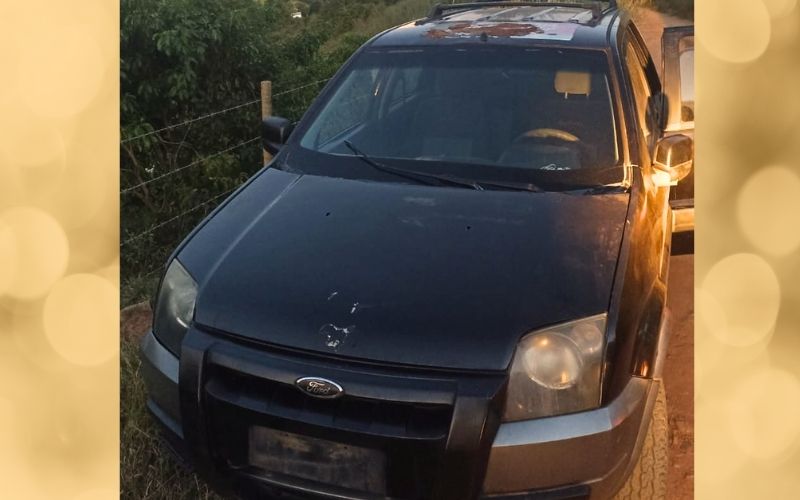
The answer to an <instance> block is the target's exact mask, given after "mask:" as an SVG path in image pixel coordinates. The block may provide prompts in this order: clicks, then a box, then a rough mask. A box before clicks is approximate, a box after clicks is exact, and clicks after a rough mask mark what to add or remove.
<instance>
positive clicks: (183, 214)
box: [119, 188, 236, 247]
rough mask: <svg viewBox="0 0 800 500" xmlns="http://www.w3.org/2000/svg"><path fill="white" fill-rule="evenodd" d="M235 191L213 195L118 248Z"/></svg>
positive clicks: (126, 240) (230, 190) (125, 241)
mask: <svg viewBox="0 0 800 500" xmlns="http://www.w3.org/2000/svg"><path fill="white" fill-rule="evenodd" d="M235 190H236V188H233V189H229V190H227V191H225V192H223V193H219V194H217V195H214V196H212V197H211V198H209V199H207V200H206V201H204V202H202V203H200V204H199V205H195V206H194V207H192V208H190V209H189V210H185V211H183V212H181V213H179V214H178V215H176V216H174V217H170V218H169V219H167V220H165V221H162V222H159V223H158V224H155V225H153V226H150V228H148V229H147V230H145V231H142V232H141V233H137V234H135V235H133V236H131V237H129V238H127V239H125V240H124V241H123V242H122V243H120V245H119V246H120V247H124V246H125V245H127V244H128V243H130V242H132V241H136V240H138V239H141V238H144V237H145V236H147V235H148V234H150V233H152V232H154V231H156V230H157V229H160V228H162V227H164V226H166V225H167V224H169V223H171V222H175V221H176V220H179V219H182V218H183V217H185V216H187V215H189V214H191V213H193V212H196V211H198V210H200V209H201V208H203V207H204V206H206V205H208V204H210V203H212V202H214V201H217V200H218V199H220V198H222V197H223V196H227V195H229V194H231V193H232V192H234V191H235Z"/></svg>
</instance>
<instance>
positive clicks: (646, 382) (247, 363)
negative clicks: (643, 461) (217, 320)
mask: <svg viewBox="0 0 800 500" xmlns="http://www.w3.org/2000/svg"><path fill="white" fill-rule="evenodd" d="M187 337H189V339H188V340H189V341H188V342H187V341H184V353H183V356H182V357H183V358H184V359H182V360H179V359H178V358H177V357H175V356H174V355H173V354H172V353H171V352H169V351H168V350H167V349H166V348H165V347H164V346H163V345H162V344H161V343H160V342H159V341H158V340H157V339H156V338H155V336H154V335H153V334H152V333H149V334H147V336H146V337H145V338H144V340H143V341H142V346H141V354H142V375H143V377H144V380H145V383H146V386H147V390H148V408H149V409H150V411H151V413H152V414H153V415H154V417H155V418H156V420H157V421H158V422H159V423H160V424H161V425H162V428H163V430H164V431H165V437H166V438H167V444H168V445H169V446H170V447H171V448H172V451H173V452H175V453H176V455H177V456H178V458H179V459H181V460H182V461H184V462H185V463H189V464H190V465H192V466H194V468H196V469H197V470H198V471H199V472H200V473H201V474H202V475H203V476H204V477H206V479H208V480H210V481H211V482H212V484H214V485H215V486H217V487H218V488H222V489H231V488H233V489H236V490H238V491H239V492H240V493H244V494H245V495H247V493H250V492H253V491H257V492H259V493H256V494H255V495H256V496H260V495H264V492H271V493H274V492H277V491H280V492H287V493H289V494H290V496H288V497H287V498H291V497H292V496H291V495H292V494H294V495H296V497H297V498H380V496H377V497H376V496H374V495H372V496H370V495H361V494H358V493H357V492H353V491H351V490H342V489H340V488H335V487H332V486H330V485H322V484H319V483H315V482H313V481H305V480H293V479H292V478H288V477H285V476H284V477H281V476H280V475H274V474H261V473H259V472H258V471H253V470H252V469H249V468H247V467H245V466H243V465H242V462H243V460H242V459H241V457H242V456H246V452H244V455H242V451H241V450H232V449H231V446H233V447H238V448H246V447H247V441H246V431H242V432H237V431H236V428H238V427H241V428H243V429H246V428H247V427H248V426H251V425H254V424H255V423H257V425H263V426H268V427H274V428H277V429H280V430H283V431H289V432H293V433H297V434H308V435H310V436H313V437H321V438H324V439H328V438H331V439H334V440H339V441H342V442H346V443H348V442H351V441H352V442H357V443H359V444H361V443H362V442H363V443H366V445H367V446H375V447H382V448H383V449H386V450H401V449H402V450H405V451H404V453H405V455H404V456H402V457H396V461H403V460H405V461H407V462H408V464H407V465H404V466H396V467H395V469H396V470H395V472H394V475H395V476H397V477H399V479H400V481H399V482H400V483H402V482H408V477H418V478H419V479H418V482H420V483H421V484H424V485H425V486H424V488H425V491H427V493H420V491H412V490H407V491H406V492H405V494H407V495H410V496H420V495H422V496H423V497H435V498H460V499H463V498H468V497H469V496H478V494H480V496H481V497H485V498H493V499H496V500H497V499H515V500H525V499H537V498H548V499H567V498H592V499H595V498H610V497H611V496H613V495H614V493H615V492H616V491H617V490H618V489H619V488H620V487H621V486H622V484H623V483H624V481H625V479H626V478H627V476H628V474H629V473H630V471H631V470H632V468H633V466H634V465H635V462H636V459H637V457H638V453H639V449H640V447H641V444H642V442H643V439H644V436H645V434H646V431H647V426H648V424H649V418H650V415H651V413H652V406H653V404H654V401H655V397H656V394H657V392H658V386H657V384H658V383H659V381H657V380H650V379H643V378H632V379H631V380H630V382H629V383H628V385H627V386H626V388H625V389H624V390H623V391H622V393H621V394H620V395H619V396H618V397H617V398H616V399H615V400H613V401H612V402H611V403H610V404H609V405H607V406H605V407H602V408H599V409H596V410H592V411H586V412H580V413H575V414H570V415H562V416H556V417H549V418H541V419H535V420H528V421H520V422H511V423H500V422H499V411H500V409H501V407H502V406H501V404H500V403H499V401H501V400H502V393H503V390H504V382H503V381H502V380H498V379H496V378H491V379H486V380H484V379H481V380H476V379H468V380H464V379H461V380H455V381H453V380H439V379H437V380H431V379H423V378H415V377H412V378H411V379H410V380H411V381H410V382H407V381H406V380H405V379H401V378H399V377H397V376H396V375H395V374H385V373H377V374H376V373H373V374H371V375H373V376H374V380H372V379H371V378H370V377H368V378H365V376H364V374H363V373H353V372H352V371H351V370H350V369H349V368H345V369H344V370H343V369H342V367H341V365H336V366H335V367H333V368H329V369H328V371H326V370H324V369H322V370H320V369H317V368H316V366H317V365H314V366H315V368H314V369H313V371H311V372H310V373H313V374H315V375H318V374H323V375H324V374H329V373H332V378H334V379H336V380H346V379H347V376H348V375H355V376H357V377H358V379H359V380H366V382H364V383H363V384H361V385H358V384H357V383H348V384H347V385H346V387H348V388H352V390H351V392H355V393H356V394H354V396H357V398H358V399H361V400H363V399H364V398H370V397H373V398H375V400H376V401H379V403H381V404H383V403H387V401H386V400H387V399H390V400H392V401H391V404H394V405H395V406H393V407H391V408H401V407H399V406H396V404H400V403H403V404H405V403H408V404H412V405H413V408H416V406H417V405H419V404H428V403H435V404H440V403H442V404H444V403H447V404H449V405H450V406H448V408H450V413H448V421H447V422H446V424H447V427H449V429H445V431H444V433H443V434H442V435H437V433H436V432H431V434H430V435H426V436H421V435H414V436H409V435H408V434H409V432H410V431H409V430H408V429H409V428H406V429H405V430H402V431H398V430H397V429H396V428H392V427H391V426H388V425H386V423H385V422H383V423H379V424H380V425H377V424H376V423H375V422H372V423H370V427H368V429H369V430H368V431H363V432H360V431H356V432H354V431H353V428H350V429H337V428H336V426H337V425H338V424H337V423H335V422H338V421H339V420H337V419H329V420H326V418H325V416H324V415H323V414H321V413H320V412H317V413H314V412H311V413H309V412H308V411H306V409H302V410H298V409H297V408H294V409H292V408H289V409H287V407H286V405H284V404H283V403H280V402H278V403H276V402H275V401H269V402H266V401H262V400H261V396H260V392H259V391H261V389H257V390H256V392H250V393H245V392H246V391H244V389H243V391H244V392H241V393H240V392H239V389H238V387H239V386H238V385H237V384H239V383H243V384H244V385H242V386H241V387H251V384H252V381H247V382H241V380H243V379H241V380H239V379H237V380H239V381H238V382H236V383H234V384H228V383H223V382H220V379H219V377H218V375H217V374H218V373H228V372H229V371H230V369H231V368H233V369H234V370H240V369H241V370H242V373H245V374H246V375H247V376H248V377H250V376H257V377H259V379H260V378H261V377H263V378H265V379H270V378H271V379H274V380H271V381H270V383H272V382H275V381H277V382H279V383H283V384H286V383H287V382H291V381H293V380H294V379H295V376H296V375H297V374H308V373H309V371H307V370H306V371H302V370H304V369H305V368H304V367H307V366H308V364H306V363H307V361H303V362H302V363H300V364H299V365H298V364H297V363H296V362H295V360H290V361H287V360H286V359H285V358H282V357H274V358H272V357H270V356H266V357H265V355H264V353H263V352H260V351H256V350H255V349H254V348H252V347H250V346H244V345H241V344H238V343H237V344H233V343H231V342H228V341H227V340H220V339H219V338H217V337H211V336H209V335H208V334H205V333H200V332H197V331H195V332H191V331H190V335H187ZM259 363H263V366H259ZM218 367H222V368H221V369H219V370H218ZM237 376H238V375H237ZM179 380H181V382H183V386H181V384H179ZM381 381H386V383H388V385H386V383H383V384H382V382H381ZM372 382H375V383H376V384H377V385H371V384H372ZM343 385H344V384H343ZM287 386H288V385H287ZM252 387H255V386H252ZM259 387H261V386H259ZM271 390H272V389H270V391H271ZM448 391H451V392H448ZM294 392H297V393H298V395H299V396H301V397H305V396H303V395H302V394H299V391H294ZM284 397H285V396H284ZM275 398H276V399H278V400H280V398H278V397H277V396H276V397H275ZM387 404H388V403H387ZM290 410H291V411H290ZM391 411H392V412H394V411H396V410H391ZM293 412H294V413H293ZM323 413H324V412H323ZM434 427H435V426H434ZM216 434H222V436H220V439H216V438H215V437H214V436H215V435H216ZM231 443H238V444H233V445H231ZM409 443H410V444H409ZM425 446H428V447H427V448H425ZM415 447H416V448H415ZM392 453H394V451H392ZM237 455H238V456H239V457H240V459H237V458H236V456H237ZM426 455H429V456H430V459H429V460H428V459H424V456H426ZM220 457H225V458H220ZM421 457H422V458H421ZM398 467H399V468H398ZM403 467H405V469H403ZM470 477H471V478H472V480H473V483H475V484H472V485H470V484H469V483H470V481H469V478H470ZM389 482H391V481H390V480H389ZM395 482H396V483H397V481H395ZM243 485H247V486H246V488H245V487H244V486H243ZM405 487H406V486H400V487H399V488H400V489H402V488H405ZM243 488H244V489H243ZM412 489H413V488H412ZM430 491H433V492H434V493H430ZM397 493H398V490H397V489H395V490H394V491H392V495H395V496H401V495H397ZM281 498H283V497H281Z"/></svg>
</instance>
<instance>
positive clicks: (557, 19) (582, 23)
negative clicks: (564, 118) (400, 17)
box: [371, 2, 619, 48]
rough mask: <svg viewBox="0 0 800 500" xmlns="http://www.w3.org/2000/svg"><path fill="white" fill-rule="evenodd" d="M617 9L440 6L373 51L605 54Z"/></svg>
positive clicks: (377, 41)
mask: <svg viewBox="0 0 800 500" xmlns="http://www.w3.org/2000/svg"><path fill="white" fill-rule="evenodd" d="M598 5H599V4H598ZM617 13H618V11H617V9H616V8H613V7H611V8H606V9H602V7H599V6H597V7H595V6H582V5H580V4H574V5H571V4H547V3H535V2H527V3H526V2H486V3H477V4H476V3H470V4H453V5H440V6H436V7H434V9H433V10H431V13H430V14H429V15H428V17H426V18H423V19H420V20H418V21H412V22H410V23H406V24H403V25H400V26H397V27H395V28H392V29H390V30H388V31H385V32H384V33H382V34H380V35H378V36H377V37H376V38H374V39H373V41H372V44H371V45H372V46H408V45H440V44H452V43H461V42H470V41H479V40H481V41H489V40H491V41H493V42H498V41H499V42H501V43H509V44H525V45H529V44H535V45H545V46H546V45H557V46H560V47H564V46H574V47H580V48H606V47H608V46H609V45H610V44H611V43H613V38H614V37H613V36H610V35H611V33H612V30H613V29H614V27H615V25H616V24H617V23H615V21H616V20H617V19H618V17H619V16H617Z"/></svg>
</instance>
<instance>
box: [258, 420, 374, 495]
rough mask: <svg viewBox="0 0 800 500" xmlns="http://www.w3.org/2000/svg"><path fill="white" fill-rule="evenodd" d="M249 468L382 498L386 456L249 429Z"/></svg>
mask: <svg viewBox="0 0 800 500" xmlns="http://www.w3.org/2000/svg"><path fill="white" fill-rule="evenodd" d="M249 437H250V446H249V449H248V460H249V462H250V465H252V466H255V467H257V468H259V469H262V470H264V471H267V472H276V473H279V474H284V475H287V476H293V477H298V478H302V479H307V480H310V481H316V482H319V483H323V484H330V485H335V486H339V487H342V488H350V489H353V490H358V491H364V492H368V493H375V494H380V495H383V494H385V493H386V457H385V455H384V454H383V452H381V451H379V450H372V449H369V448H360V447H358V446H351V445H347V444H342V443H337V442H334V441H328V440H325V439H317V438H311V437H307V436H301V435H299V434H292V433H289V432H283V431H277V430H275V429H270V428H268V427H251V428H250V436H249Z"/></svg>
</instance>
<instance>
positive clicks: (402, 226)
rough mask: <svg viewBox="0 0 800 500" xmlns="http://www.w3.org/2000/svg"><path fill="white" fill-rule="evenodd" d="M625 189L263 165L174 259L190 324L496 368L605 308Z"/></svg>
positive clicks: (343, 352) (377, 354)
mask: <svg viewBox="0 0 800 500" xmlns="http://www.w3.org/2000/svg"><path fill="white" fill-rule="evenodd" d="M628 196H629V195H628V194H627V193H617V194H605V195H575V194H566V193H531V192H516V191H472V190H468V189H459V188H443V187H432V186H426V185H409V184H401V183H387V182H375V181H365V180H352V179H349V180H348V179H340V178H334V177H322V176H311V175H299V174H293V173H288V172H284V171H280V170H275V169H267V170H265V171H264V172H263V173H262V174H260V175H259V176H258V177H256V178H255V179H254V180H253V181H252V182H251V183H250V185H249V186H247V187H246V188H245V189H243V190H242V191H240V192H239V194H238V195H236V196H235V197H234V198H232V199H231V200H229V201H228V203H227V204H226V205H225V206H224V207H223V208H222V209H221V210H220V211H218V212H217V213H216V214H215V215H214V216H213V217H211V218H210V219H209V220H208V221H207V222H206V223H205V225H204V226H203V227H201V228H200V229H199V230H198V231H197V232H196V233H195V234H194V235H193V236H192V237H191V238H190V239H189V240H188V242H187V243H186V244H185V246H184V247H183V248H182V249H181V250H180V252H179V254H178V258H179V260H181V262H182V263H183V264H184V266H185V267H186V268H187V269H188V271H189V272H190V273H191V274H192V275H193V277H194V278H195V280H196V281H197V282H198V287H199V291H198V297H197V303H196V309H195V320H194V321H195V323H196V324H197V325H199V326H200V327H203V326H205V327H210V328H213V329H216V330H220V331H224V332H228V333H230V334H234V335H238V336H242V337H247V338H249V339H253V340H256V341H261V342H264V343H268V344H272V345H277V346H284V347H289V348H294V349H301V350H306V351H315V352H318V353H322V354H326V355H331V356H340V357H348V358H358V359H363V360H370V361H375V362H381V363H392V364H406V365H422V366H428V367H438V368H452V369H464V370H503V369H505V368H506V367H507V366H508V364H509V362H510V361H511V357H512V355H513V352H514V349H515V347H516V344H517V342H518V340H519V338H520V337H521V336H522V335H524V334H526V333H528V332H530V331H532V330H535V329H537V328H541V327H544V326H547V325H552V324H556V323H560V322H563V321H569V320H573V319H576V318H581V317H585V316H589V315H592V314H597V313H600V312H603V311H605V310H606V309H607V307H608V304H609V299H610V293H611V288H612V279H613V275H614V270H615V267H616V264H617V259H618V255H619V248H620V242H621V239H622V232H623V227H624V225H625V224H624V222H625V214H626V208H627V204H628Z"/></svg>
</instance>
